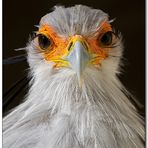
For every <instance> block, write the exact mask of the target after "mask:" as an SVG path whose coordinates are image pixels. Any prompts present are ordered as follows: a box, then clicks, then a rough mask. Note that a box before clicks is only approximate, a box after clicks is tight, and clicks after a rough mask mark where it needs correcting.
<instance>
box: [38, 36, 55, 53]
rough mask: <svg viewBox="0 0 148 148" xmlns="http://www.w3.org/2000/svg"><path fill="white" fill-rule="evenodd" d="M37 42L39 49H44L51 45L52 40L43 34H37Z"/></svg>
mask: <svg viewBox="0 0 148 148" xmlns="http://www.w3.org/2000/svg"><path fill="white" fill-rule="evenodd" d="M37 36H38V44H39V46H40V48H41V50H43V51H46V50H48V49H49V48H50V47H51V46H52V40H51V39H49V38H48V37H46V36H45V35H43V34H38V35H37Z"/></svg>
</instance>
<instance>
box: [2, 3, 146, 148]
mask: <svg viewBox="0 0 148 148" xmlns="http://www.w3.org/2000/svg"><path fill="white" fill-rule="evenodd" d="M104 19H107V15H106V14H105V13H104V12H102V11H101V10H95V9H91V8H89V7H86V6H81V5H77V6H75V7H71V8H63V7H56V10H55V11H54V12H52V13H50V14H47V15H46V16H45V17H43V18H42V20H41V25H42V24H44V23H48V24H50V25H52V26H53V27H55V28H56V30H57V31H58V33H59V34H61V35H63V36H66V35H69V34H71V35H72V34H75V33H80V34H83V35H84V34H85V35H88V34H91V33H92V32H94V30H95V29H96V27H98V25H99V24H100V23H101V22H102V21H104ZM78 22H79V23H80V25H79V27H78V26H77V25H76V24H78ZM95 22H96V23H95ZM89 25H90V26H89ZM122 49H123V47H122V44H121V43H120V46H118V47H116V48H113V49H112V50H111V51H110V53H109V57H108V58H107V59H105V60H104V61H102V63H101V66H100V67H98V68H94V67H87V68H86V70H85V72H84V82H83V85H82V88H80V87H79V84H78V80H77V76H76V74H75V73H74V72H73V70H71V69H70V68H61V69H54V68H53V63H51V62H47V61H45V60H44V59H43V57H42V54H40V53H38V52H37V49H36V48H35V46H34V44H33V42H30V43H29V45H28V47H27V51H28V62H29V65H30V75H31V77H32V80H31V82H30V85H31V87H30V90H29V92H28V95H27V97H26V100H25V102H24V103H22V104H21V105H19V106H18V107H17V108H15V109H14V111H12V112H11V113H10V114H9V115H8V116H6V117H5V118H4V121H3V129H4V132H3V147H4V148H43V147H44V148H143V147H144V145H143V142H142V141H141V140H144V139H145V137H144V134H145V133H144V126H143V121H142V119H141V117H140V116H139V115H138V113H137V111H136V109H135V107H134V106H133V105H132V104H131V102H130V101H129V100H128V95H127V91H126V90H125V88H124V86H123V85H122V84H121V83H120V81H119V79H118V77H117V76H116V74H118V73H119V70H120V69H119V68H120V58H121V56H122Z"/></svg>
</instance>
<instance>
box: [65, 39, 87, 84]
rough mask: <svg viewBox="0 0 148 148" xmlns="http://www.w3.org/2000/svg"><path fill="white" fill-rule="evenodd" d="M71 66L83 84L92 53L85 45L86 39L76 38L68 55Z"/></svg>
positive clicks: (67, 58)
mask: <svg viewBox="0 0 148 148" xmlns="http://www.w3.org/2000/svg"><path fill="white" fill-rule="evenodd" d="M66 60H67V61H68V62H69V65H70V66H71V68H72V69H73V70H74V71H75V72H76V74H77V77H78V81H79V84H80V85H81V84H82V76H83V72H84V70H85V68H86V66H87V64H88V63H89V61H90V55H89V53H88V51H87V49H86V46H84V41H83V40H82V39H81V40H80V39H76V40H75V42H73V45H72V48H71V49H70V53H69V54H68V56H67V57H66Z"/></svg>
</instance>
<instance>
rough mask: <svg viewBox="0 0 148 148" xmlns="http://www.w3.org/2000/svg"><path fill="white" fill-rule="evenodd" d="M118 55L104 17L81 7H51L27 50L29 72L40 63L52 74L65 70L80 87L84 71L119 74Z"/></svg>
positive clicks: (118, 45)
mask: <svg viewBox="0 0 148 148" xmlns="http://www.w3.org/2000/svg"><path fill="white" fill-rule="evenodd" d="M121 54H122V44H121V39H120V36H119V35H117V34H116V33H115V32H114V31H113V29H112V26H111V24H110V21H109V19H108V15H107V14H106V13H104V12H103V11H101V10H96V9H92V8H89V7H87V6H82V5H76V6H74V7H69V8H64V7H62V6H58V7H55V10H54V11H53V12H51V13H49V14H47V15H45V16H44V17H43V18H42V19H41V21H40V24H39V29H38V30H37V32H36V36H35V38H33V40H31V42H29V46H28V60H29V64H30V66H31V68H32V69H35V68H34V67H35V65H38V66H39V65H41V63H42V65H41V66H42V67H43V66H45V65H46V68H47V69H48V68H50V70H52V71H56V70H62V69H69V70H71V71H73V72H74V73H75V74H76V76H77V80H78V82H79V84H80V85H82V84H83V77H84V73H85V71H86V69H89V68H93V69H96V70H98V71H99V72H102V74H106V73H107V74H110V75H111V76H112V75H115V74H116V73H117V72H119V70H118V68H119V61H120V57H121ZM36 67H37V66H36ZM104 71H105V72H104ZM65 76H66V73H65Z"/></svg>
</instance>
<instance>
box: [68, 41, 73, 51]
mask: <svg viewBox="0 0 148 148" xmlns="http://www.w3.org/2000/svg"><path fill="white" fill-rule="evenodd" d="M72 44H73V42H71V43H70V44H69V46H68V51H70V49H71V47H72Z"/></svg>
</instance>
